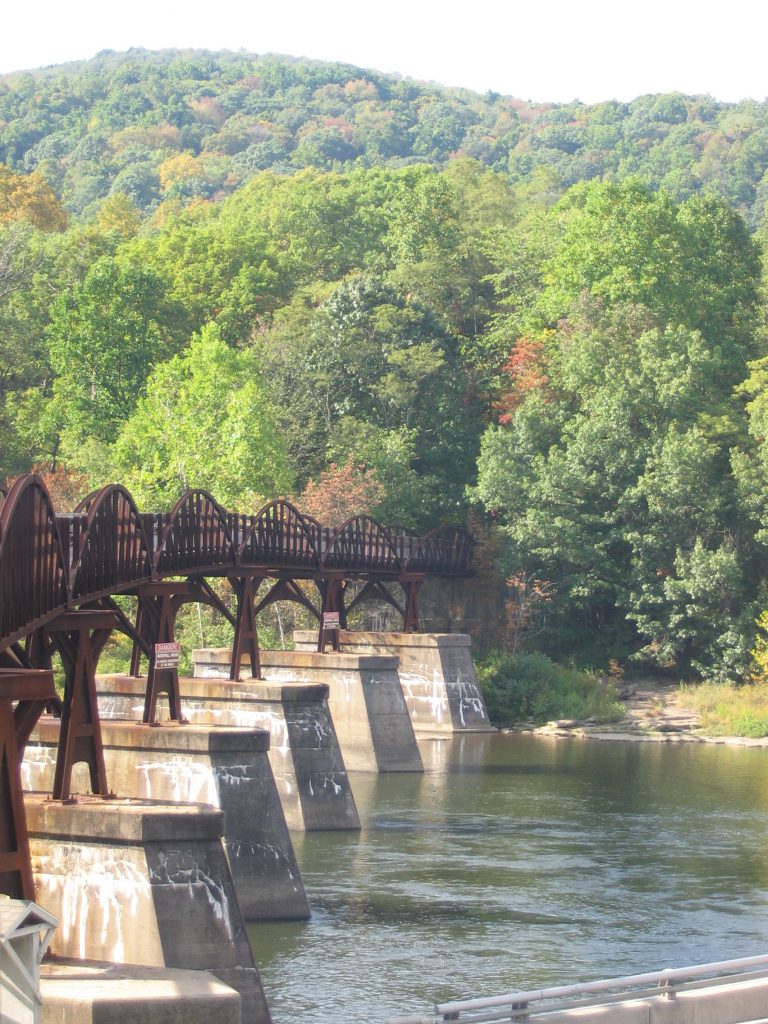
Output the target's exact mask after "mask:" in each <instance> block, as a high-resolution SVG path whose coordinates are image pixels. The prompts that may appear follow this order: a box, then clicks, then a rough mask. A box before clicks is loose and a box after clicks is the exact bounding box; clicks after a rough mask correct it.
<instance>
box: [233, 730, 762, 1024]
mask: <svg viewBox="0 0 768 1024" xmlns="http://www.w3.org/2000/svg"><path fill="white" fill-rule="evenodd" d="M421 749H422V756H423V759H424V765H425V773H424V774H423V775H417V774H406V775H378V776H377V775H359V774H358V775H353V776H352V785H353V790H354V794H355V799H356V801H357V806H358V811H359V814H360V819H361V822H362V826H363V828H362V832H361V833H338V832H336V833H307V834H301V833H294V835H293V839H294V843H295V846H296V853H297V856H298V858H299V864H300V867H301V871H302V877H303V881H304V885H305V887H306V889H307V893H308V895H309V899H310V903H311V906H312V919H311V920H310V921H308V922H305V923H300V924H294V923H291V924H285V923H279V924H267V925H264V924H260V925H255V926H253V927H251V928H250V929H249V934H250V937H251V943H252V946H253V950H254V955H255V957H256V960H257V963H258V964H259V967H260V970H261V974H262V980H263V983H264V987H265V990H266V993H267V998H268V1000H269V1003H270V1007H271V1010H272V1016H273V1019H274V1022H275V1024H305V1022H306V1024H309V1022H312V1024H358V1022H360V1024H362V1022H368V1021H376V1022H381V1021H383V1020H384V1019H385V1018H386V1017H388V1016H392V1015H397V1014H406V1013H417V1012H427V1011H428V1010H430V1009H431V1007H432V1004H433V1003H435V1002H439V1001H443V1000H447V999H453V998H464V997H472V996H481V995H493V994H498V993H501V992H506V991H510V990H514V989H520V988H534V987H541V986H547V985H555V984H565V983H567V982H575V981H586V980H589V979H593V978H601V977H610V976H616V975H623V974H629V973H633V972H638V971H646V970H656V969H660V968H663V967H674V966H684V965H688V964H693V963H704V962H708V961H712V960H724V959H730V958H733V957H741V956H751V955H754V954H758V953H764V952H766V951H768V850H767V849H766V838H767V837H768V749H762V748H739V747H727V746H722V745H710V744H695V743H685V744H676V743H625V742H597V741H584V740H579V739H568V740H562V739H550V738H543V737H534V736H530V735H492V736H485V735H482V736H481V735H478V736H463V737H457V738H455V739H451V740H442V741H441V740H437V741H429V742H426V743H423V744H421Z"/></svg>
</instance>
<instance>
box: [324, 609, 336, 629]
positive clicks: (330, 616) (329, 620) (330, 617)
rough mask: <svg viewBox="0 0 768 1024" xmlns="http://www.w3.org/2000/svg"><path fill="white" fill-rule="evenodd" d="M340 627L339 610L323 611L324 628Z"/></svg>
mask: <svg viewBox="0 0 768 1024" xmlns="http://www.w3.org/2000/svg"><path fill="white" fill-rule="evenodd" d="M338 628H339V613H338V612H323V629H338Z"/></svg>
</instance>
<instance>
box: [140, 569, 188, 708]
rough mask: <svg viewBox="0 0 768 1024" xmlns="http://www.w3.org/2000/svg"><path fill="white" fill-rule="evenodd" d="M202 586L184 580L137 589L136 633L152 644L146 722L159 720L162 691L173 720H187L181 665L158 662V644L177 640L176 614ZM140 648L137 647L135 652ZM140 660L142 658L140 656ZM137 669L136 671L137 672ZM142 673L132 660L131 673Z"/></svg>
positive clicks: (148, 674) (143, 585) (148, 585)
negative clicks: (183, 709) (182, 694)
mask: <svg viewBox="0 0 768 1024" xmlns="http://www.w3.org/2000/svg"><path fill="white" fill-rule="evenodd" d="M199 589H200V588H199V587H197V586H196V585H195V584H194V583H192V582H190V581H187V582H184V583H143V584H142V585H141V586H140V587H137V588H136V594H137V595H138V598H139V608H138V613H137V616H136V632H137V633H139V635H140V636H142V637H143V638H144V639H145V640H146V641H147V643H148V644H149V645H150V649H151V654H150V656H149V669H148V670H147V690H146V696H145V698H144V717H143V721H144V724H145V725H154V724H155V723H156V721H157V700H158V697H160V696H161V695H162V694H165V696H166V697H167V698H168V714H169V718H170V720H171V721H172V722H183V721H184V719H183V717H182V714H181V695H180V693H179V670H178V667H174V668H166V667H163V666H158V664H157V645H158V644H169V643H174V642H175V639H176V616H177V615H178V612H179V608H180V607H181V606H182V604H184V603H185V602H187V601H194V600H195V599H196V598H197V597H198V596H199ZM135 653H136V647H134V654H135ZM137 660H138V659H137ZM134 669H136V671H134ZM137 673H138V666H137V665H134V663H133V661H132V663H131V675H136V674H137Z"/></svg>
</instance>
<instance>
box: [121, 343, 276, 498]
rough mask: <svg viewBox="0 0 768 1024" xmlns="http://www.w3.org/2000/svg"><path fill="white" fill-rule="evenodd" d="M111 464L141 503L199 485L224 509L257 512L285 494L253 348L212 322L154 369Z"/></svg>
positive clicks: (270, 411) (271, 415)
mask: <svg viewBox="0 0 768 1024" xmlns="http://www.w3.org/2000/svg"><path fill="white" fill-rule="evenodd" d="M110 468H111V469H112V471H113V472H114V473H117V474H118V477H119V479H121V480H124V481H125V482H126V483H127V485H128V486H129V487H130V489H131V492H132V493H133V494H134V496H135V497H136V499H137V500H138V501H139V502H140V503H141V504H142V506H143V507H144V508H150V507H153V508H155V507H156V508H167V507H169V506H170V505H172V504H173V502H174V501H175V500H176V498H178V497H179V495H180V494H181V493H182V492H183V491H185V490H188V489H189V488H199V487H202V488H205V489H206V490H209V491H210V492H211V493H212V494H213V495H214V497H215V498H217V500H218V501H220V502H221V503H222V504H224V505H226V506H227V507H229V508H237V509H240V510H242V511H244V512H254V511H256V510H257V508H258V507H259V506H260V505H261V504H262V503H263V502H264V501H265V500H266V499H269V498H273V497H277V496H278V495H279V494H284V493H287V492H288V491H289V490H290V489H291V486H292V479H291V474H290V472H289V469H288V464H287V459H286V453H285V448H284V445H283V443H282V440H281V438H280V436H279V433H278V431H277V430H276V426H275V416H274V412H273V408H272V404H271V401H270V398H269V395H268V391H267V389H266V388H265V386H264V384H263V382H262V380H261V378H260V376H259V372H258V366H257V364H256V362H255V360H254V357H253V352H252V351H251V350H243V351H236V350H234V349H232V348H230V347H229V346H228V345H227V344H226V343H225V342H224V341H223V340H222V339H221V336H220V333H219V332H218V331H217V330H216V328H214V327H209V328H206V329H205V330H204V331H202V332H201V334H200V335H199V336H198V337H196V338H194V339H193V340H192V342H191V344H190V346H189V348H188V349H186V350H185V351H184V352H182V353H180V354H179V355H176V356H174V357H172V358H171V359H169V360H167V361H166V362H164V363H163V364H161V365H160V366H158V367H156V369H155V370H154V371H153V372H152V374H151V376H150V378H149V380H148V381H147V386H146V394H145V395H144V396H143V397H141V398H140V399H139V401H138V404H137V406H136V409H135V411H134V412H133V414H132V415H131V416H130V417H129V418H128V420H127V421H126V423H125V424H124V426H123V428H122V430H121V432H120V435H119V437H118V438H117V441H116V442H115V445H114V449H113V452H112V455H111V466H110Z"/></svg>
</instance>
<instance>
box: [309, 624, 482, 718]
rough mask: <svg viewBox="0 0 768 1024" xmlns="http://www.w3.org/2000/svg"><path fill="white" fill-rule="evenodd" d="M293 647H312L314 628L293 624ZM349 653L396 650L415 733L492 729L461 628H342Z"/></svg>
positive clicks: (469, 641) (467, 638) (392, 652)
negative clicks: (295, 627)
mask: <svg viewBox="0 0 768 1024" xmlns="http://www.w3.org/2000/svg"><path fill="white" fill-rule="evenodd" d="M293 636H294V641H295V643H296V649H297V650H301V651H310V650H315V648H316V647H317V633H315V632H313V631H312V630H296V631H295V632H294V634H293ZM339 639H340V642H341V650H342V652H343V653H348V654H385V655H390V656H392V655H395V656H397V658H398V659H399V661H398V674H399V676H400V683H401V684H402V687H403V693H404V695H405V702H406V704H407V706H408V712H409V714H410V716H411V721H412V722H413V728H414V730H415V731H416V732H417V733H444V732H449V733H453V732H495V731H496V730H495V729H494V727H493V726H492V725H491V723H490V721H489V720H488V711H487V710H486V707H485V701H484V700H483V695H482V693H481V691H480V685H479V683H478V681H477V674H476V673H475V666H474V665H473V663H472V638H471V637H470V636H468V635H467V634H466V633H358V632H354V631H352V630H342V631H341V632H340V634H339Z"/></svg>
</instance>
